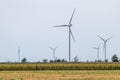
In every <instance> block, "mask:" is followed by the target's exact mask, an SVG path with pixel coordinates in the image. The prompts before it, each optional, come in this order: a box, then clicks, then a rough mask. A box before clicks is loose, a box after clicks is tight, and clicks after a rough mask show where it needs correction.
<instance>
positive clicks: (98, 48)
mask: <svg viewBox="0 0 120 80" xmlns="http://www.w3.org/2000/svg"><path fill="white" fill-rule="evenodd" d="M93 49H96V50H97V60H98V61H99V50H100V45H99V46H98V47H94V48H93Z"/></svg>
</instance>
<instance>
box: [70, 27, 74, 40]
mask: <svg viewBox="0 0 120 80" xmlns="http://www.w3.org/2000/svg"><path fill="white" fill-rule="evenodd" d="M70 34H71V36H72V39H73V41H74V42H75V38H74V36H73V33H72V31H71V29H70Z"/></svg>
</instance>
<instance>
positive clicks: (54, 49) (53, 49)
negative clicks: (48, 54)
mask: <svg viewBox="0 0 120 80" xmlns="http://www.w3.org/2000/svg"><path fill="white" fill-rule="evenodd" d="M50 49H51V50H52V51H53V59H54V61H55V51H56V49H57V47H56V48H52V47H50Z"/></svg>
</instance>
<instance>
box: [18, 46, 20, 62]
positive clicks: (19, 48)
mask: <svg viewBox="0 0 120 80" xmlns="http://www.w3.org/2000/svg"><path fill="white" fill-rule="evenodd" d="M18 62H20V46H19V47H18Z"/></svg>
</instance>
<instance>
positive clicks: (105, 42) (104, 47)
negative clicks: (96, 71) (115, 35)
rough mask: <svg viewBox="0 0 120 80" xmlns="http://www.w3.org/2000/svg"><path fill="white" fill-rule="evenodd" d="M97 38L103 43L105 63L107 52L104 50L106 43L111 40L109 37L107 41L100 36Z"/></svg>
mask: <svg viewBox="0 0 120 80" xmlns="http://www.w3.org/2000/svg"><path fill="white" fill-rule="evenodd" d="M98 37H99V38H100V39H101V40H102V41H103V42H104V44H103V50H104V53H105V62H106V54H107V50H106V43H107V42H108V41H109V40H110V39H111V38H112V37H109V38H108V39H103V38H102V37H101V36H99V35H98Z"/></svg>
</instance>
